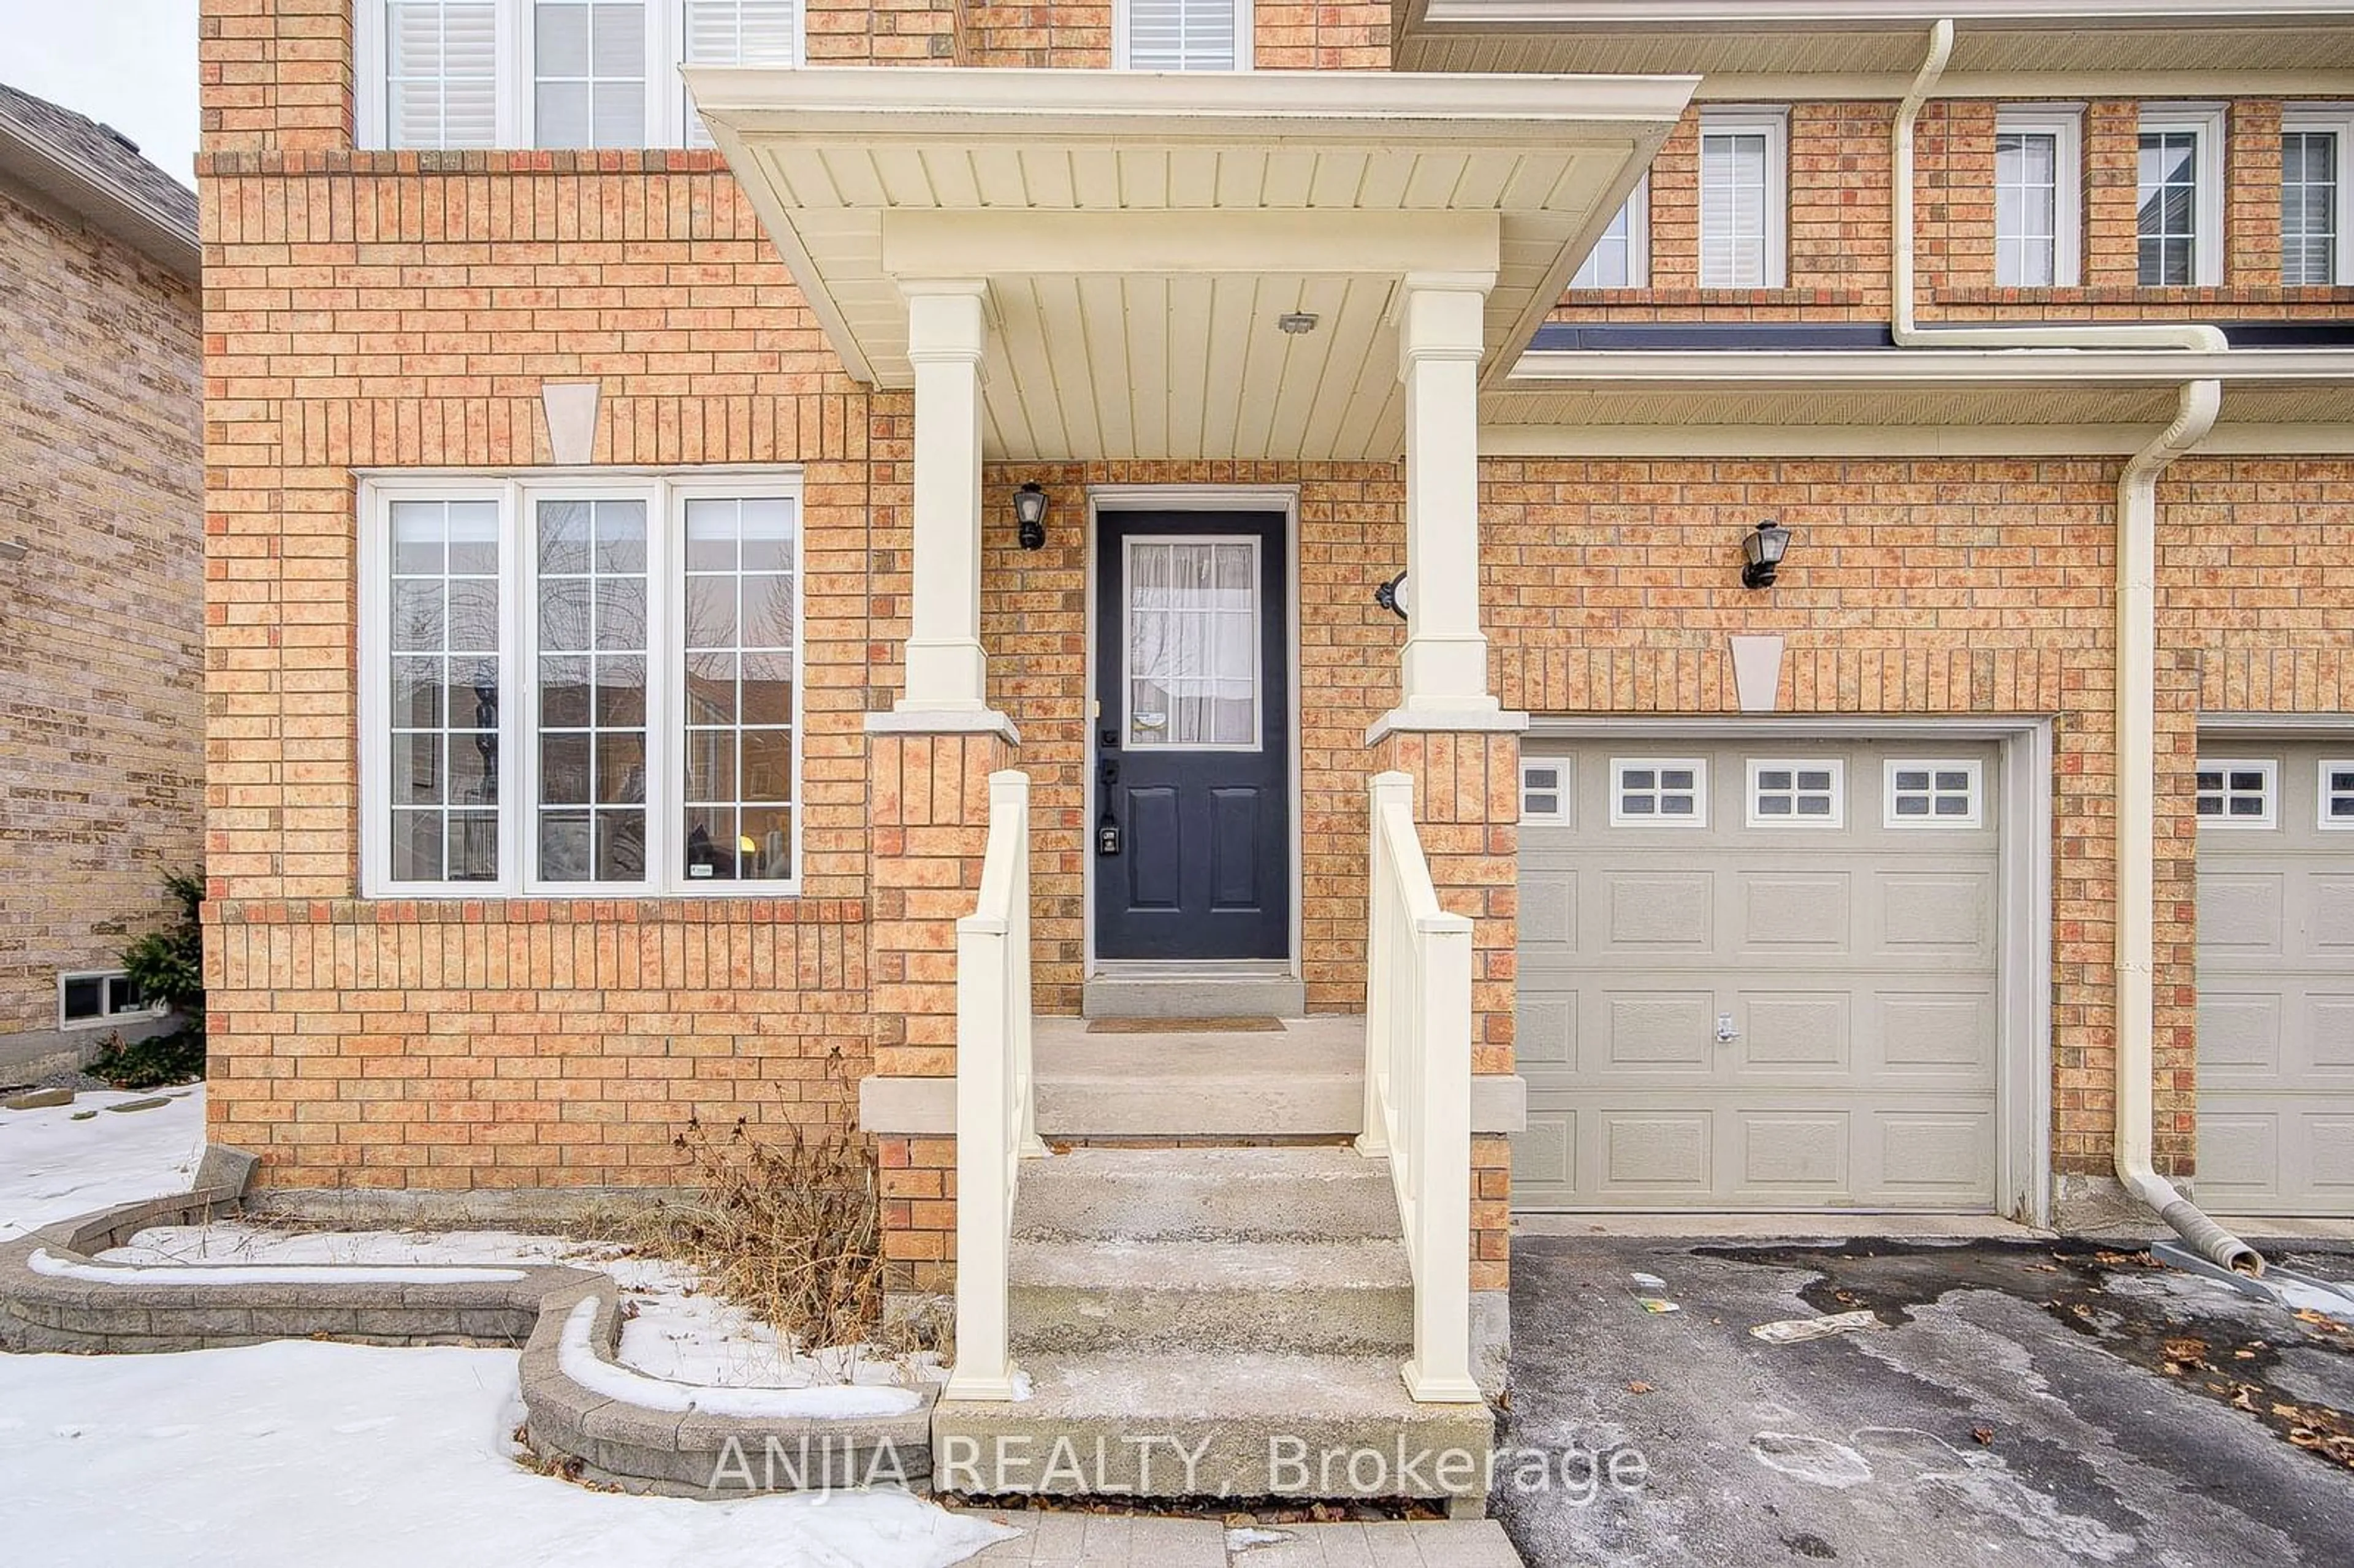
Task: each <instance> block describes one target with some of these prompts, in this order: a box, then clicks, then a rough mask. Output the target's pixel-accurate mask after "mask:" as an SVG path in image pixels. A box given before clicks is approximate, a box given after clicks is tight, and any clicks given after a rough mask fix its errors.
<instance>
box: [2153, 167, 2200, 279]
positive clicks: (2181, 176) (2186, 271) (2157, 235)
mask: <svg viewBox="0 0 2354 1568" xmlns="http://www.w3.org/2000/svg"><path fill="white" fill-rule="evenodd" d="M2140 201H2141V212H2140V244H2141V252H2140V269H2139V279H2140V282H2141V284H2142V286H2143V287H2144V288H2174V287H2182V286H2187V285H2189V284H2191V283H2195V282H2196V281H2198V257H2199V133H2198V132H2195V131H2154V132H2144V133H2143V134H2142V138H2141V187H2140Z"/></svg>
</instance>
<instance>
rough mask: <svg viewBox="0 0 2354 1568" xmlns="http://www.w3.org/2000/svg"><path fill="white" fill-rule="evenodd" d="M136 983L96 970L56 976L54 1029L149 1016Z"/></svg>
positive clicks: (109, 971)
mask: <svg viewBox="0 0 2354 1568" xmlns="http://www.w3.org/2000/svg"><path fill="white" fill-rule="evenodd" d="M156 1011H157V1010H156V1009H155V1008H154V1007H151V1006H150V1005H148V1002H147V999H146V998H145V997H144V996H142V995H141V994H140V991H139V987H138V984H137V982H135V981H134V980H132V978H131V977H130V976H129V975H127V974H125V973H123V972H122V970H121V969H99V970H92V971H88V972H84V973H80V974H62V975H59V976H58V1028H60V1029H84V1028H88V1027H89V1026H90V1025H91V1024H96V1023H104V1022H109V1021H110V1020H111V1019H117V1018H141V1017H147V1016H152V1015H153V1014H154V1012H156Z"/></svg>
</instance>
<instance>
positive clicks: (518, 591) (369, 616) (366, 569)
mask: <svg viewBox="0 0 2354 1568" xmlns="http://www.w3.org/2000/svg"><path fill="white" fill-rule="evenodd" d="M801 492H802V481H801V471H799V470H798V469H726V470H709V471H705V470H698V471H690V472H671V473H663V474H654V475H648V474H599V473H593V472H588V473H584V472H581V471H577V470H574V471H566V470H546V471H530V472H524V473H515V472H509V473H505V474H498V475H487V474H486V475H484V476H482V477H480V478H465V477H458V476H451V475H440V474H437V475H431V476H408V475H372V476H369V477H366V478H364V479H363V480H362V481H361V484H360V497H359V550H360V565H359V573H358V580H359V596H360V602H359V612H360V613H359V673H360V700H359V725H360V746H359V753H360V791H359V793H360V821H361V832H360V895H361V896H362V897H363V898H477V899H493V898H524V897H553V898H631V897H637V898H727V897H734V898H790V897H797V896H799V895H800V893H801V881H802V876H803V874H804V870H805V868H804V865H803V862H802V858H801V857H802V853H803V846H804V845H805V844H806V842H808V832H807V831H806V830H807V827H808V821H809V805H808V800H807V799H806V782H805V779H806V774H805V769H806V767H807V761H808V755H809V745H808V736H807V734H806V732H805V730H804V727H803V726H804V718H805V709H806V705H807V700H808V698H807V692H806V690H805V684H806V676H807V665H808V658H809V652H808V644H809V636H808V626H809V588H808V577H807V575H806V568H805V566H804V558H805V556H806V552H807V544H806V534H807V522H806V516H805V513H804V506H803V501H802V493H801ZM700 499H715V500H769V499H779V500H784V501H787V502H789V503H790V504H791V507H792V514H793V554H792V573H793V706H792V735H793V744H792V792H793V800H792V847H791V854H792V866H793V874H792V875H791V876H790V877H789V878H785V879H782V880H776V881H749V880H745V879H741V878H737V879H715V878H703V877H690V876H688V875H687V874H686V871H685V866H684V827H683V825H682V817H683V814H684V802H685V799H686V749H685V744H684V733H683V730H684V713H685V704H686V661H685V658H684V652H683V646H682V645H674V644H676V643H677V640H678V638H679V637H680V635H681V632H680V628H682V627H683V626H684V620H685V616H684V602H683V601H684V594H685V571H684V538H685V519H686V503H688V502H689V501H693V500H700ZM491 500H495V501H496V502H497V503H498V504H499V607H500V613H499V626H500V652H499V661H500V669H501V682H502V687H501V691H502V698H501V702H500V705H499V726H498V731H497V734H498V737H499V757H500V759H501V760H500V785H499V804H498V818H499V832H498V845H499V874H498V876H497V877H496V878H494V879H488V880H484V881H480V882H469V881H459V882H453V881H447V880H444V881H440V882H395V881H394V880H392V875H391V871H392V832H391V829H392V818H391V805H392V803H391V800H390V790H389V789H388V787H387V786H388V781H389V778H390V768H391V763H392V732H391V725H390V718H391V715H390V712H389V708H390V693H389V688H390V683H391V666H390V658H391V650H390V647H389V645H388V643H389V637H390V629H389V627H388V626H387V620H388V614H387V609H386V600H387V588H388V584H387V579H388V577H389V571H388V567H389V564H390V533H391V507H392V503H394V502H396V501H491ZM542 500H565V501H594V500H643V501H644V502H645V503H646V579H647V593H646V619H647V633H646V646H647V656H646V657H647V672H646V779H647V788H646V802H645V809H646V866H647V875H646V878H645V880H644V881H643V882H635V883H632V882H550V881H546V880H543V879H541V878H540V877H539V875H538V874H537V859H538V857H537V853H536V850H537V845H538V834H537V832H536V828H537V821H538V817H537V813H538V811H539V746H538V739H539V678H538V649H537V647H536V645H535V643H536V638H535V622H536V620H537V615H538V596H537V594H536V592H535V591H534V590H535V583H536V576H535V573H534V572H533V571H531V570H528V569H526V562H527V561H528V560H530V559H531V558H532V556H531V555H530V554H528V552H529V551H530V547H531V546H532V542H533V535H534V530H533V526H532V524H533V520H534V517H535V513H536V503H537V502H539V501H542Z"/></svg>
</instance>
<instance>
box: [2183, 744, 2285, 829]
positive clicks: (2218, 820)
mask: <svg viewBox="0 0 2354 1568" xmlns="http://www.w3.org/2000/svg"><path fill="white" fill-rule="evenodd" d="M2197 794H2198V812H2199V825H2200V827H2202V828H2269V827H2273V826H2274V825H2275V824H2277V823H2278V821H2279V820H2280V764H2279V763H2278V762H2276V761H2274V760H2271V759H2270V758H2247V757H2227V758H2206V757H2202V758H2200V759H2199V766H2198V791H2197Z"/></svg>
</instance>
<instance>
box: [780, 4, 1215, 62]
mask: <svg viewBox="0 0 2354 1568" xmlns="http://www.w3.org/2000/svg"><path fill="white" fill-rule="evenodd" d="M1128 7H1129V0H1112V5H1111V64H1112V69H1114V70H1134V69H1137V68H1136V67H1134V66H1132V65H1130V64H1129V63H1128V51H1129V37H1128V32H1129V13H1128ZM1256 13H1257V6H1256V5H1255V3H1254V0H1235V70H1237V71H1246V70H1249V69H1253V66H1254V63H1255V62H1254V61H1253V59H1252V39H1253V37H1254V36H1255V35H1256V34H1257V31H1258V24H1257V20H1256ZM804 30H806V29H804Z"/></svg>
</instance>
